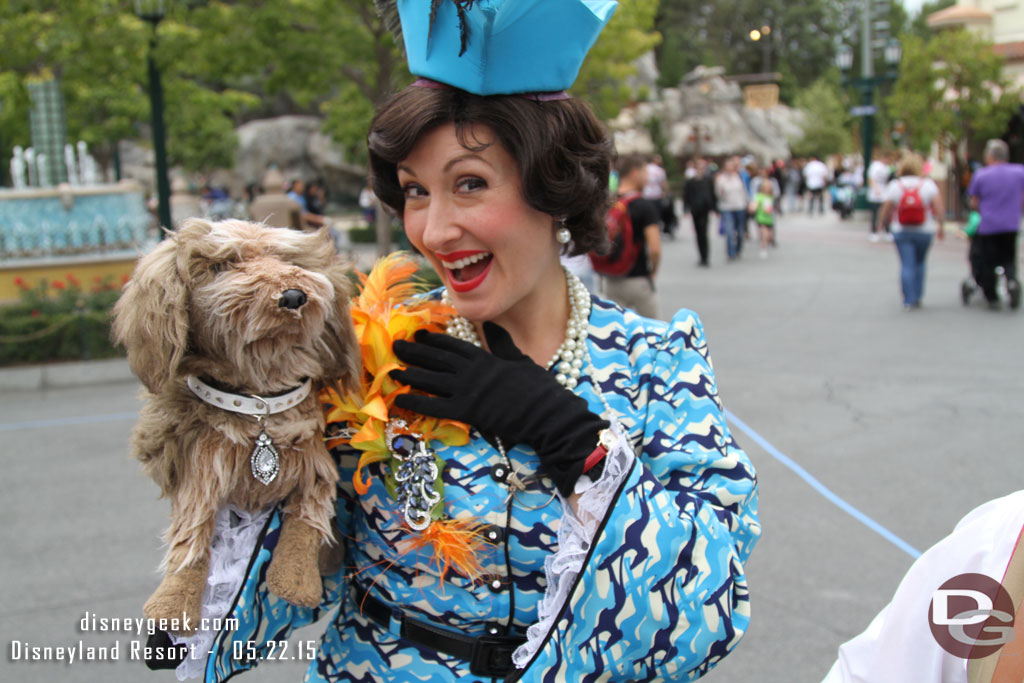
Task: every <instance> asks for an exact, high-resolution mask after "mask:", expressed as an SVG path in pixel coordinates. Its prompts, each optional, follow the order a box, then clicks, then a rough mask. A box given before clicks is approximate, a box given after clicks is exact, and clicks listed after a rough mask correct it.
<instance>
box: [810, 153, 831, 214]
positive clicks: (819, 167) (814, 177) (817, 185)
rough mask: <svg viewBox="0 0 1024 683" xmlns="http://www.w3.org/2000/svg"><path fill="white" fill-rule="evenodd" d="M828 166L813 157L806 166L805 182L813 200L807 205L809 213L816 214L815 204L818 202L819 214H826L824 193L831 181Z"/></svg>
mask: <svg viewBox="0 0 1024 683" xmlns="http://www.w3.org/2000/svg"><path fill="white" fill-rule="evenodd" d="M829 175H830V174H829V171H828V166H826V165H825V163H824V162H823V161H822V160H821V159H819V158H818V157H816V156H815V157H813V158H812V159H811V160H810V161H808V162H807V164H806V165H805V166H804V182H805V183H806V184H807V189H808V190H809V191H810V193H811V199H810V201H809V202H808V203H807V213H814V202H815V201H817V202H818V213H820V214H823V213H825V204H824V198H823V193H824V191H825V186H826V185H828V180H829Z"/></svg>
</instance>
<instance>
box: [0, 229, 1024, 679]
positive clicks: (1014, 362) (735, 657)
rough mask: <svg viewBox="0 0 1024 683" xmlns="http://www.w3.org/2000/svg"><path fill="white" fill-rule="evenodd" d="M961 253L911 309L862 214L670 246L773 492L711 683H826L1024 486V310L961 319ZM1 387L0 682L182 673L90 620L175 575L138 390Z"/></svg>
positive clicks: (943, 263)
mask: <svg viewBox="0 0 1024 683" xmlns="http://www.w3.org/2000/svg"><path fill="white" fill-rule="evenodd" d="M965 254H966V242H965V241H963V240H961V239H958V238H957V237H955V236H954V235H949V236H948V237H947V239H946V240H945V241H944V242H942V243H937V244H935V245H934V246H933V249H932V252H931V254H930V256H929V272H928V281H927V287H926V292H925V299H924V307H923V308H922V309H920V310H915V311H910V312H907V311H904V310H903V308H902V305H901V300H900V297H899V287H898V270H897V268H898V260H897V256H896V251H895V248H894V246H893V245H892V244H891V243H887V242H878V243H872V242H869V241H868V239H867V225H866V222H865V221H863V220H861V219H859V218H857V217H855V218H854V219H853V220H850V221H845V222H843V221H839V220H838V218H837V217H836V216H835V215H834V214H826V215H825V216H821V217H819V216H814V217H807V216H804V215H798V216H790V215H784V216H782V218H781V220H780V225H779V227H778V247H777V248H776V249H773V250H771V251H770V253H769V254H768V258H766V259H763V260H762V259H760V258H758V254H757V249H756V248H753V249H752V248H748V249H747V250H746V251H745V252H744V254H743V256H742V258H741V259H739V260H738V261H736V262H732V263H726V262H725V257H724V245H723V244H722V240H721V238H719V237H717V236H715V238H714V239H713V240H712V266H711V268H708V269H701V268H697V267H696V261H697V255H696V247H695V245H694V241H693V238H692V234H691V233H690V232H689V224H688V223H685V222H684V225H683V228H682V230H681V231H680V234H679V237H678V238H677V239H676V240H675V241H667V242H666V244H665V248H664V262H663V267H662V272H661V273H660V275H659V279H658V289H659V297H660V302H661V306H662V310H663V312H666V313H668V312H672V311H674V310H676V309H678V308H682V307H686V308H691V309H694V310H696V311H697V312H698V313H700V315H701V317H702V318H703V320H704V323H705V327H706V332H707V337H708V342H709V348H710V350H711V355H712V358H713V360H714V366H715V371H716V373H717V379H718V384H719V390H720V394H721V397H722V399H723V402H724V404H725V407H726V408H727V410H728V411H729V415H730V417H731V421H732V426H733V431H734V434H735V436H736V439H737V441H738V442H739V443H740V445H741V446H743V447H744V448H745V449H746V451H747V452H748V453H749V454H750V457H751V459H752V460H753V462H754V464H755V466H756V467H757V470H758V477H759V481H760V510H761V521H762V524H763V527H764V535H763V537H762V539H761V541H760V543H759V544H758V546H757V548H756V549H755V550H754V553H753V556H752V558H751V561H750V563H749V565H748V567H747V570H748V578H749V582H750V591H751V599H752V604H753V620H752V624H751V628H750V631H749V632H748V634H747V635H746V637H745V638H744V639H743V641H742V642H741V643H740V645H739V647H738V648H737V649H736V651H735V652H734V653H733V654H731V655H730V656H729V657H728V658H726V659H725V660H724V661H723V662H722V663H721V664H720V665H719V667H717V668H716V669H715V670H714V671H713V672H712V673H711V674H709V676H708V677H707V678H706V679H705V680H709V681H712V683H727V682H729V681H736V682H740V681H743V682H746V681H757V682H764V683H783V682H785V683H793V682H796V683H802V682H809V683H810V682H816V681H820V680H821V678H822V677H823V676H824V674H825V672H826V671H827V670H828V668H829V667H830V666H831V663H832V661H833V660H834V659H835V654H836V648H837V647H838V645H839V644H840V643H841V642H843V641H844V640H846V639H848V638H850V637H852V636H853V635H855V634H856V633H858V632H860V631H861V630H862V629H863V628H864V627H865V626H866V625H867V624H868V622H869V621H870V619H871V617H872V616H873V615H874V614H875V613H876V612H877V611H878V610H879V609H880V608H881V607H882V606H884V605H885V603H886V602H887V601H888V598H889V597H890V596H891V595H892V592H893V591H894V590H895V588H896V586H897V584H898V583H899V580H900V578H901V577H902V575H903V573H904V572H905V571H906V570H907V568H908V567H909V566H910V564H911V562H912V561H913V557H912V556H913V554H914V552H915V551H922V550H924V549H926V548H927V547H928V546H930V545H931V544H933V543H935V542H936V541H937V540H939V539H940V538H942V537H943V536H944V535H945V534H946V533H948V532H949V531H950V530H951V529H952V527H953V525H954V524H955V523H956V521H957V520H958V519H960V517H962V516H963V515H964V514H966V513H967V512H968V511H969V510H971V509H972V508H974V507H975V506H977V505H979V504H981V503H982V502H984V501H986V500H989V499H991V498H995V497H998V496H1001V495H1005V494H1007V493H1010V492H1012V491H1014V490H1017V489H1018V488H1020V486H1021V482H1024V459H1022V458H1021V457H1020V453H1019V446H1020V444H1021V443H1022V441H1024V421H1022V420H1021V419H1020V417H1019V408H1018V406H1019V405H1020V400H1019V399H1018V397H1017V396H1016V392H1017V391H1018V390H1019V387H1020V384H1021V383H1020V379H1021V377H1022V372H1021V371H1022V365H1024V361H1022V359H1021V353H1020V340H1021V333H1022V330H1024V311H1021V312H1019V313H1015V312H1010V311H999V312H992V311H989V310H986V309H984V308H983V307H982V306H981V305H980V304H975V305H972V306H969V307H964V306H963V305H962V304H961V303H960V300H959V282H960V280H961V279H962V278H963V277H964V275H965V273H966V268H967V266H966V258H965ZM0 387H3V388H2V389H0V462H2V464H3V471H2V476H0V520H2V521H3V524H2V525H0V528H2V531H0V533H2V534H3V536H2V547H3V549H4V552H3V553H2V554H0V644H2V645H3V647H4V650H5V654H4V656H3V657H2V658H0V680H22V681H40V682H49V681H60V682H61V683H66V682H71V683H73V682H77V681H97V680H104V681H112V682H115V683H120V682H128V681H140V680H141V681H173V680H176V679H175V678H174V675H173V673H171V672H160V673H155V674H151V673H149V672H148V671H146V670H145V668H144V667H143V665H142V664H141V662H138V661H131V649H130V648H131V643H132V641H142V642H144V641H145V634H143V635H142V636H139V635H136V634H134V633H113V632H109V631H96V630H92V629H91V628H89V626H90V625H89V624H88V623H86V627H87V628H86V629H84V630H83V628H82V623H81V622H82V619H83V617H84V616H86V615H87V614H89V615H96V616H99V617H107V618H112V617H126V618H127V617H132V618H135V617H139V616H141V606H142V603H143V602H144V601H145V599H146V597H148V595H149V594H150V593H151V592H152V590H153V589H154V588H155V587H156V585H157V583H158V582H159V575H158V574H157V572H156V566H157V564H158V562H159V559H160V557H161V549H160V533H161V531H162V530H163V527H164V526H165V525H166V521H167V512H168V503H167V501H165V500H160V499H158V497H157V496H158V492H157V489H156V487H155V486H154V485H153V484H152V483H151V482H150V481H149V480H148V479H146V478H145V477H144V476H143V475H142V474H140V473H139V470H138V466H137V464H136V463H135V462H134V461H132V460H131V459H130V458H129V455H128V441H129V433H130V430H131V428H132V425H133V424H134V421H135V414H136V412H137V410H138V405H139V403H138V399H137V391H138V385H137V384H136V383H135V382H132V381H124V380H121V381H114V382H104V381H103V380H102V378H95V377H94V378H90V380H89V383H86V384H84V385H82V386H75V387H63V388H62V387H50V386H48V385H45V386H44V388H41V389H40V388H32V387H30V386H28V385H26V388H17V387H13V388H12V387H11V386H5V385H3V383H2V382H0ZM836 500H841V501H844V502H845V503H846V504H847V506H848V507H846V508H845V509H844V508H841V507H840V506H839V505H837V504H836V502H835V501H836ZM866 521H867V522H868V523H873V524H874V525H875V528H874V529H873V528H870V527H869V526H868V523H865V522H866ZM886 534H887V535H886ZM924 618H925V617H924V616H923V615H922V619H924ZM321 629H322V626H320V625H313V626H311V627H308V628H307V629H304V630H303V631H301V632H300V633H299V634H298V635H297V636H296V638H297V639H303V640H304V639H309V638H316V637H317V635H318V634H319V632H320V630H321ZM79 640H81V641H83V643H84V644H85V645H86V646H89V645H99V646H110V645H112V644H113V643H114V642H120V643H121V646H120V648H121V649H120V658H119V661H116V662H76V663H74V664H71V665H68V664H62V663H53V662H26V661H12V659H13V653H14V648H17V647H20V648H21V649H22V650H24V649H25V648H26V647H27V646H32V647H34V646H59V645H74V644H77V643H78V641H79ZM14 641H17V642H18V643H21V644H22V645H20V646H16V645H12V643H13V642H14ZM293 651H296V650H293ZM303 668H304V665H303V663H301V662H267V663H264V664H263V665H262V666H261V667H260V668H259V669H257V670H256V671H255V672H253V673H252V674H249V675H247V676H246V677H245V678H244V679H242V680H246V681H252V682H253V683H256V682H258V681H265V682H269V681H298V680H301V676H302V673H301V672H302V669H303Z"/></svg>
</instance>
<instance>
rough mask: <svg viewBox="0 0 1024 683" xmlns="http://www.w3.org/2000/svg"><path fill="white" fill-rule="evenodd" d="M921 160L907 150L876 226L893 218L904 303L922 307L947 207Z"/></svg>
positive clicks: (887, 193) (886, 189) (909, 307)
mask: <svg viewBox="0 0 1024 683" xmlns="http://www.w3.org/2000/svg"><path fill="white" fill-rule="evenodd" d="M921 167H922V160H921V157H920V156H918V155H917V154H907V155H905V156H904V157H903V158H901V159H900V162H899V164H898V165H897V167H896V178H895V179H894V180H891V181H889V184H888V185H887V186H886V188H885V195H884V202H885V203H884V204H883V205H882V209H881V211H879V213H878V222H879V224H878V226H876V228H877V229H882V226H884V225H885V224H886V223H887V222H889V220H890V219H891V220H892V233H893V237H894V240H895V243H896V250H897V251H898V252H899V255H900V285H901V286H902V289H903V307H904V308H905V309H907V310H912V309H915V308H920V307H921V296H922V295H923V294H924V274H925V257H927V256H928V248H929V247H931V244H932V235H933V234H936V233H937V234H938V238H939V239H940V240H941V239H942V238H943V237H944V226H943V221H944V219H945V208H944V207H943V205H942V196H941V195H940V194H939V187H938V186H937V185H936V184H935V181H933V180H932V179H931V178H927V177H924V176H923V175H922V173H921Z"/></svg>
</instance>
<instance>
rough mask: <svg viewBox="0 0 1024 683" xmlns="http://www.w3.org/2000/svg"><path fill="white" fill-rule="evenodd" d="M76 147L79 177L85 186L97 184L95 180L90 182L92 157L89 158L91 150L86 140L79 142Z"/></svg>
mask: <svg viewBox="0 0 1024 683" xmlns="http://www.w3.org/2000/svg"><path fill="white" fill-rule="evenodd" d="M75 147H76V148H77V149H78V177H79V178H80V179H81V181H82V184H83V185H93V184H95V183H96V181H95V180H89V170H90V169H89V160H90V159H91V158H92V157H90V156H89V148H88V146H87V145H86V144H85V140H79V141H78V143H77V144H76V145H75Z"/></svg>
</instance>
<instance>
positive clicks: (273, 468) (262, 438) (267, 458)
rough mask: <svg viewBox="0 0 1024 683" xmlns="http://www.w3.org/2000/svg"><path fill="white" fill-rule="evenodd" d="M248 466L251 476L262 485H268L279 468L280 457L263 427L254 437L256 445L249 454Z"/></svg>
mask: <svg viewBox="0 0 1024 683" xmlns="http://www.w3.org/2000/svg"><path fill="white" fill-rule="evenodd" d="M249 467H250V469H251V470H252V476H253V477H255V478H256V481H258V482H260V483H261V484H263V485H264V486H269V485H270V482H272V481H274V478H275V477H276V476H277V473H278V471H279V470H280V469H281V458H280V456H279V455H278V454H277V449H276V448H274V442H273V441H272V440H271V438H270V436H269V435H268V434H267V432H266V431H264V430H263V429H260V433H259V436H257V437H256V447H255V448H254V449H253V450H252V455H251V456H249Z"/></svg>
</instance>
